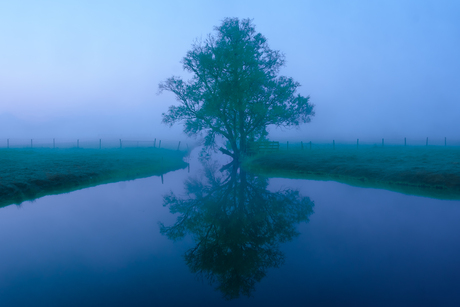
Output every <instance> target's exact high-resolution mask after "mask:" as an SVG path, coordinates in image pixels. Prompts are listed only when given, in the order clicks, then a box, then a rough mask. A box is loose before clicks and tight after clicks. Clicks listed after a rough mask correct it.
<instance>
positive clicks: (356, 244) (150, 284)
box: [0, 151, 460, 306]
mask: <svg viewBox="0 0 460 307" xmlns="http://www.w3.org/2000/svg"><path fill="white" fill-rule="evenodd" d="M197 157H198V152H197V151H194V152H193V153H192V155H191V158H190V165H191V167H190V171H189V170H187V169H185V170H178V171H175V172H171V173H167V174H165V175H164V176H163V178H160V177H157V176H154V177H150V178H144V179H137V180H133V181H127V182H118V183H113V184H106V185H100V186H96V187H92V188H87V189H83V190H79V191H74V192H71V193H67V194H61V195H51V196H46V197H43V198H40V199H37V200H35V201H33V202H24V203H23V204H21V205H20V206H14V205H12V206H8V207H5V208H3V209H0V246H1V249H0V255H1V257H0V306H218V305H222V306H281V305H284V306H370V305H372V306H389V305H392V306H400V305H404V306H408V305H414V306H453V305H459V304H460V292H459V291H458V288H459V286H460V244H459V242H460V223H459V221H460V202H459V201H445V200H436V199H430V198H423V197H416V196H409V195H403V194H399V193H395V192H390V191H385V190H378V189H370V188H366V189H365V188H357V187H352V186H348V185H344V184H340V183H336V182H332V181H312V180H294V179H280V178H271V179H267V178H260V177H257V176H254V175H252V174H249V173H246V172H244V171H242V170H240V169H238V168H237V167H235V166H234V165H231V164H230V165H227V166H226V167H224V168H225V169H221V167H222V166H223V165H225V164H226V163H225V162H228V161H222V159H217V160H212V159H210V160H203V161H201V162H199V159H198V158H197ZM216 161H218V162H216Z"/></svg>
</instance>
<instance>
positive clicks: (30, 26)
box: [0, 0, 460, 140]
mask: <svg viewBox="0 0 460 307" xmlns="http://www.w3.org/2000/svg"><path fill="white" fill-rule="evenodd" d="M458 16H460V2H458V1H420V0H419V1H327V0H326V1H267V0H265V1H248V0H246V1H99V0H93V1H81V0H80V1H21V0H18V1H3V2H1V3H0V29H1V30H0V41H1V46H2V48H1V49H0V138H1V137H4V138H6V137H24V138H28V137H54V136H57V137H60V136H69V137H98V136H101V135H111V136H116V137H118V136H120V137H126V136H136V137H157V136H165V137H170V138H179V137H181V127H174V128H173V129H170V128H168V127H166V126H164V125H162V124H161V113H162V112H165V111H166V110H167V108H168V106H169V105H171V104H173V103H176V102H175V99H174V97H173V96H172V95H171V94H169V93H164V94H162V95H157V91H158V83H159V82H161V81H162V80H165V79H166V78H168V77H170V76H172V75H180V76H183V77H187V75H186V74H185V73H184V72H183V71H182V67H181V64H180V60H181V59H182V57H183V56H184V55H185V53H186V52H187V51H188V50H189V49H190V47H191V44H192V43H193V41H194V39H196V38H199V37H204V36H206V35H207V34H208V33H210V32H212V31H213V27H214V26H216V25H219V24H220V22H221V20H222V19H224V18H225V17H239V18H252V19H253V21H254V24H255V25H256V28H257V30H258V31H259V32H261V33H262V34H263V35H265V36H266V38H267V39H268V42H269V44H270V46H271V47H272V48H273V49H278V50H281V51H282V52H283V53H285V55H286V60H287V61H286V62H287V63H286V67H284V68H283V70H282V71H281V73H282V74H283V75H287V76H291V77H293V78H294V79H295V80H296V81H298V82H300V84H302V87H301V88H300V93H301V94H303V95H310V96H311V101H312V102H313V103H314V104H315V105H316V114H317V115H316V116H315V117H314V118H313V120H312V122H311V123H310V124H308V125H305V126H302V127H301V128H300V129H298V130H289V131H284V132H282V131H278V130H273V129H272V131H271V133H272V136H273V137H274V138H292V139H299V140H300V139H310V138H324V139H329V138H343V139H350V140H351V139H356V138H366V137H368V138H376V139H378V138H381V137H387V138H400V137H404V136H410V137H418V138H424V137H426V136H429V137H433V138H441V137H444V136H447V137H449V138H457V139H460V136H458V131H460V129H459V128H460V120H459V116H458V115H459V114H460V104H459V101H460V91H459V84H460V75H459V74H460V57H459V54H460V48H459V47H460V21H459V20H460V19H459V18H458Z"/></svg>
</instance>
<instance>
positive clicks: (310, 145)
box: [310, 141, 311, 150]
mask: <svg viewBox="0 0 460 307" xmlns="http://www.w3.org/2000/svg"><path fill="white" fill-rule="evenodd" d="M310 150H311V141H310Z"/></svg>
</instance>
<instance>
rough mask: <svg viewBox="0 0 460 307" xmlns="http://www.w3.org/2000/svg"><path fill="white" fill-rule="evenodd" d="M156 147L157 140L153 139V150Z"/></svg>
mask: <svg viewBox="0 0 460 307" xmlns="http://www.w3.org/2000/svg"><path fill="white" fill-rule="evenodd" d="M156 146H157V139H156V138H155V140H153V148H155V147H156Z"/></svg>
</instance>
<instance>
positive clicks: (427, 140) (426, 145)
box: [426, 138, 428, 146]
mask: <svg viewBox="0 0 460 307" xmlns="http://www.w3.org/2000/svg"><path fill="white" fill-rule="evenodd" d="M426 146H428V138H426Z"/></svg>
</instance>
